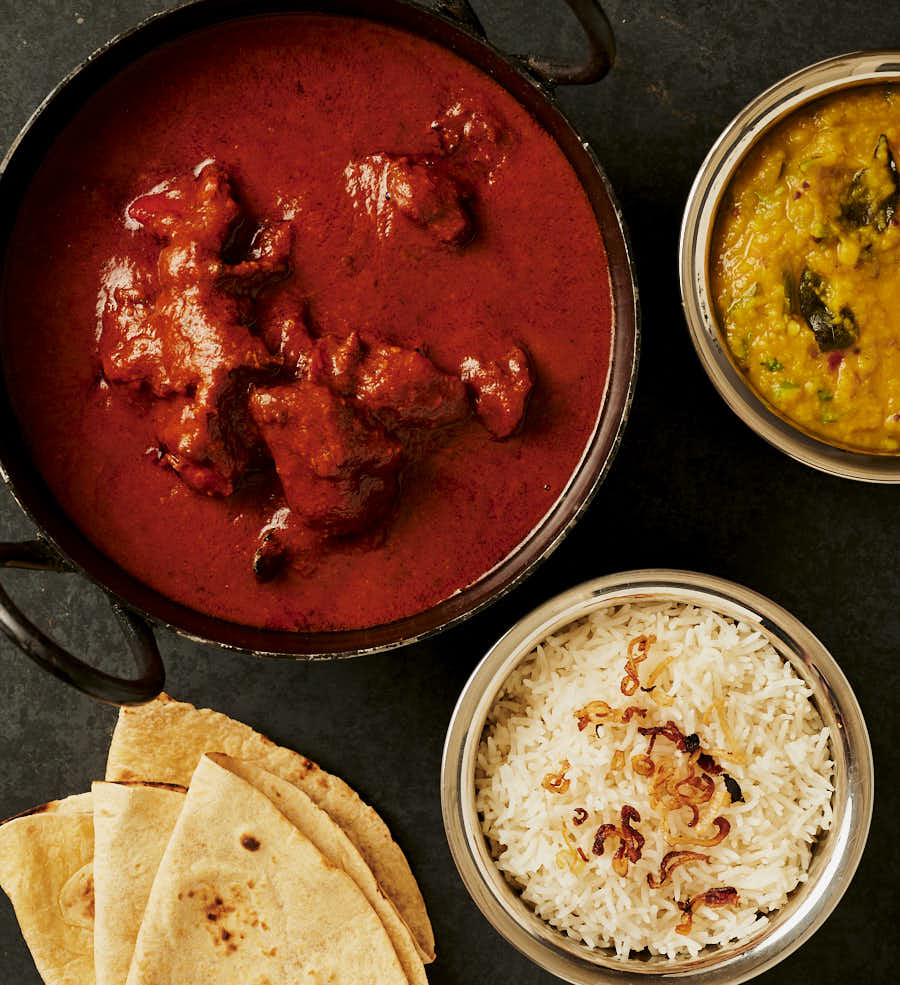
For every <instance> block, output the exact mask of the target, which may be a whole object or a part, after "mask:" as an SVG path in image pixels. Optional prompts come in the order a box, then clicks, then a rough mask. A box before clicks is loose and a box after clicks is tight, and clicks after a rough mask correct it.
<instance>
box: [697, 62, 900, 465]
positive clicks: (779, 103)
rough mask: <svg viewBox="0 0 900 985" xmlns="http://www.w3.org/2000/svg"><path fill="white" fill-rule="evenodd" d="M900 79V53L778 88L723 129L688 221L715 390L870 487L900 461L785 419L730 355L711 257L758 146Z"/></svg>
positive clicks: (818, 67) (700, 348)
mask: <svg viewBox="0 0 900 985" xmlns="http://www.w3.org/2000/svg"><path fill="white" fill-rule="evenodd" d="M898 81H900V51H870V52H856V53H853V54H849V55H840V56H838V57H836V58H829V59H826V60H825V61H822V62H817V63H816V64H815V65H810V66H809V67H808V68H804V69H801V70H800V71H799V72H795V73H794V74H793V75H789V76H788V77H787V78H785V79H782V80H781V81H780V82H777V83H775V85H773V86H772V87H771V88H770V89H767V90H766V91H765V92H764V93H762V95H760V96H757V97H756V99H754V100H753V101H752V102H750V103H748V105H747V106H745V107H744V109H742V110H741V112H740V113H738V115H737V116H736V117H735V118H734V119H733V120H732V121H731V122H730V123H729V124H728V126H727V127H726V128H725V129H724V130H723V131H722V134H721V136H720V137H719V139H718V140H717V141H716V142H715V144H713V147H712V150H710V152H709V154H708V155H707V157H706V160H705V161H704V162H703V164H702V165H701V167H700V171H699V172H698V174H697V177H696V178H695V179H694V184H693V187H692V188H691V192H690V195H689V196H688V200H687V205H686V207H685V210H684V218H683V220H682V223H681V239H680V243H679V251H678V263H679V269H680V278H681V298H682V302H683V305H684V312H685V317H686V318H687V323H688V328H689V329H690V333H691V339H692V341H693V343H694V348H695V349H696V350H697V355H698V356H699V357H700V362H701V363H702V364H703V368H704V369H705V370H706V372H707V374H708V376H709V378H710V380H712V383H713V386H715V388H716V389H717V390H718V391H719V394H720V395H721V396H722V398H723V399H724V400H725V402H726V403H727V404H728V406H729V407H730V408H731V409H732V410H733V411H734V412H735V413H736V414H737V415H738V417H740V418H741V420H742V421H744V423H745V424H748V425H749V426H750V427H751V428H753V430H754V431H756V433H757V434H758V435H760V437H762V438H764V439H765V440H766V441H768V442H769V443H770V444H772V445H774V446H775V447H776V448H778V449H779V450H781V451H783V452H785V453H786V454H788V455H790V456H791V458H794V459H796V460H797V461H798V462H802V463H803V464H804V465H810V466H812V467H813V468H815V469H819V470H820V471H822V472H827V473H829V474H831V475H837V476H843V477H844V478H847V479H858V480H860V481H862V482H885V483H893V482H900V455H886V454H871V453H867V452H864V451H855V450H853V449H851V448H847V447H841V446H839V445H834V444H829V443H828V442H826V441H825V440H824V439H822V438H817V437H815V436H814V435H812V434H810V433H808V432H806V431H804V430H803V429H802V428H801V427H800V426H799V425H796V424H792V423H791V422H790V421H788V420H786V419H785V418H784V417H782V416H781V415H780V414H779V413H778V412H777V411H776V410H775V409H774V408H773V407H772V406H771V405H770V404H769V403H768V402H767V401H765V400H764V399H763V398H762V397H761V396H759V395H758V394H757V393H756V391H755V390H754V389H753V388H752V387H751V386H750V384H749V383H748V382H747V380H746V378H745V377H744V374H743V373H742V372H741V371H740V369H739V368H738V367H737V366H736V365H735V363H734V361H733V359H732V358H731V355H730V354H729V352H728V346H727V345H726V344H725V342H724V340H723V338H722V334H721V332H720V329H719V325H718V322H717V319H716V316H715V311H714V306H713V303H712V300H711V298H712V293H711V291H710V283H709V253H710V246H711V239H712V231H713V226H714V223H715V219H716V214H717V212H718V209H719V203H720V202H721V200H722V196H723V195H724V193H725V190H726V189H727V187H728V184H729V182H730V181H731V178H732V177H733V175H734V173H735V171H736V170H737V168H738V167H739V165H740V164H741V162H742V161H743V159H744V157H745V156H746V154H747V152H748V151H749V150H750V148H751V147H752V146H753V145H754V144H755V143H756V142H757V141H758V140H759V139H760V138H761V137H762V136H763V135H764V134H766V133H767V132H768V131H769V130H770V129H771V128H772V127H774V126H776V125H777V124H778V123H780V122H781V121H782V120H784V119H785V118H786V117H787V116H789V115H790V114H791V113H793V112H794V111H795V110H797V109H799V108H800V107H802V106H805V105H807V104H808V103H810V102H812V101H813V100H816V99H820V98H821V97H822V96H827V95H830V94H831V93H834V92H837V91H838V90H841V89H848V88H851V87H855V86H860V85H872V84H878V83H889V82H898Z"/></svg>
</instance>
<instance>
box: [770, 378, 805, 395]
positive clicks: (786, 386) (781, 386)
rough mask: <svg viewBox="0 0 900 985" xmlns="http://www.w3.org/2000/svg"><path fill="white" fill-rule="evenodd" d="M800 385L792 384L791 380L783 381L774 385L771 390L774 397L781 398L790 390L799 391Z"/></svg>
mask: <svg viewBox="0 0 900 985" xmlns="http://www.w3.org/2000/svg"><path fill="white" fill-rule="evenodd" d="M799 389H800V384H799V383H793V382H792V381H791V380H783V381H782V382H781V383H776V384H775V386H774V387H772V390H773V392H774V394H775V396H776V397H783V396H784V395H785V394H786V393H788V392H789V391H790V390H799Z"/></svg>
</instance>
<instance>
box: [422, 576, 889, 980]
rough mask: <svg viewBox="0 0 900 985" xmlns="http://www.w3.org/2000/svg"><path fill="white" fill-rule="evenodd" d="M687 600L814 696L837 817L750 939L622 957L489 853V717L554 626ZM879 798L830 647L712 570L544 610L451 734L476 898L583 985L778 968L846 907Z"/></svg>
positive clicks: (467, 695)
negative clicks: (530, 894)
mask: <svg viewBox="0 0 900 985" xmlns="http://www.w3.org/2000/svg"><path fill="white" fill-rule="evenodd" d="M652 601H660V602H664V603H671V602H685V603H689V604H692V605H695V606H699V607H703V608H707V609H711V610H713V611H715V612H717V613H719V614H721V615H724V616H728V617H731V618H733V619H735V620H739V621H743V622H745V623H748V624H750V625H752V626H753V628H754V629H758V630H760V631H761V632H762V633H763V635H764V636H765V637H766V638H767V639H768V641H769V642H770V643H771V644H772V646H773V647H774V649H775V650H776V652H777V653H778V654H779V655H780V656H781V657H782V658H783V659H785V660H786V661H787V662H788V663H789V664H790V665H791V667H792V669H793V670H794V672H795V673H796V674H797V676H798V677H800V678H801V679H803V680H804V681H805V682H806V684H807V685H808V686H809V688H810V689H811V691H812V700H813V701H814V703H815V705H816V708H817V710H818V712H819V714H820V716H821V718H822V721H823V723H824V725H825V726H827V727H828V728H829V731H830V735H831V739H830V742H831V758H832V760H833V761H834V775H833V783H834V788H835V790H834V795H833V799H832V810H833V822H832V825H831V828H830V829H829V830H828V831H827V832H825V833H824V834H822V835H820V837H819V838H818V839H817V841H816V843H815V846H814V849H813V854H812V861H811V864H810V867H809V870H808V873H807V881H806V882H805V883H801V884H800V885H799V886H798V887H797V888H796V889H795V890H793V892H791V893H790V894H789V897H788V902H787V903H786V904H785V905H784V906H782V907H781V908H780V909H778V910H777V911H775V912H773V913H771V914H768V917H769V919H768V922H767V923H766V924H764V925H763V926H762V927H761V928H760V929H759V930H758V931H757V932H756V933H755V934H754V935H753V936H751V937H750V938H748V939H746V940H743V941H738V942H734V943H732V944H729V945H724V946H721V947H715V948H706V949H704V950H703V951H701V952H700V954H699V955H698V956H697V957H696V958H693V959H689V958H684V959H682V958H679V959H674V960H672V959H668V958H665V957H644V956H643V955H642V956H641V957H630V958H628V959H622V958H618V957H616V955H615V952H614V950H613V949H612V948H602V949H601V948H596V949H595V948H590V947H588V946H587V945H584V944H581V943H579V942H578V941H576V940H574V939H573V938H570V937H568V936H566V935H565V934H563V933H561V932H560V931H557V930H556V929H555V928H553V927H552V926H551V925H550V924H548V923H546V922H545V921H544V920H543V919H541V918H540V917H538V916H537V915H536V914H535V913H534V912H533V911H532V910H531V909H530V908H529V907H528V906H527V904H525V903H524V902H523V901H522V900H521V899H520V898H519V896H518V894H517V893H516V892H515V890H514V889H513V888H512V887H511V886H510V885H509V884H508V883H507V881H506V879H505V878H504V876H503V874H502V872H501V871H500V869H499V868H498V867H497V865H496V864H495V863H494V861H493V860H492V858H491V855H490V851H489V848H488V845H487V842H486V840H485V838H484V835H483V834H482V829H481V822H480V819H479V817H478V813H477V811H476V806H475V763H476V757H477V753H478V747H479V744H480V741H481V737H482V732H483V729H484V725H485V722H486V719H487V717H488V714H489V712H490V710H491V708H492V706H493V704H494V701H495V699H496V696H497V694H498V692H499V691H500V690H501V689H502V687H503V685H504V683H505V682H506V680H507V678H508V676H509V674H510V673H511V672H512V671H513V670H514V669H515V667H516V666H517V665H518V664H519V663H520V662H521V661H522V659H523V658H525V657H526V656H527V655H528V654H529V653H530V652H531V650H532V649H533V648H534V646H535V645H536V644H537V643H539V642H540V641H541V640H542V639H544V638H545V637H547V636H549V635H550V634H551V633H553V632H555V631H557V630H559V629H562V628H563V627H564V626H566V625H567V624H569V623H571V622H573V621H574V620H576V619H579V618H582V617H583V616H586V615H589V614H590V613H592V612H595V611H597V610H598V609H603V608H606V607H608V606H610V605H618V604H622V603H626V602H642V603H643V602H652ZM873 793H874V777H873V763H872V750H871V746H870V743H869V737H868V732H867V730H866V726H865V722H864V720H863V716H862V712H861V710H860V708H859V704H858V703H857V701H856V698H855V696H854V694H853V692H852V690H851V688H850V685H849V684H848V682H847V680H846V678H845V677H844V675H843V673H842V672H841V670H840V668H839V667H838V665H837V663H836V662H835V661H834V658H833V657H832V656H831V655H830V654H829V653H828V651H827V650H826V649H825V647H824V646H823V645H822V643H821V642H820V641H819V640H818V639H817V638H816V637H815V636H814V635H813V634H812V633H811V632H810V631H809V630H808V629H807V628H806V627H805V626H804V625H803V624H802V623H800V622H799V621H798V620H797V619H795V618H794V617H793V616H792V615H790V613H788V612H786V611H785V610H784V609H782V608H781V607H780V606H778V605H776V604H775V603H773V602H771V601H770V600H768V599H766V598H764V597H763V596H761V595H758V594H757V593H756V592H753V591H751V590H749V589H747V588H744V587H742V586H740V585H736V584H734V583H732V582H728V581H725V580H723V579H720V578H714V577H712V576H708V575H702V574H696V573H692V572H683V571H669V570H658V569H657V570H645V571H631V572H625V573H622V574H616V575H609V576H606V577H604V578H599V579H596V580H594V581H590V582H586V583H585V584H583V585H579V586H577V587H576V588H573V589H571V590H569V591H568V592H564V593H563V594H562V595H558V596H557V597H556V598H553V599H551V600H550V601H548V602H546V603H544V604H543V605H542V606H539V607H538V608H537V609H535V610H534V611H533V612H531V613H529V614H528V615H527V616H525V617H524V618H523V619H521V620H520V621H519V622H518V623H517V624H516V625H515V626H513V627H512V629H510V630H509V631H508V632H507V633H506V634H505V635H504V636H503V637H502V638H501V639H500V640H499V641H498V642H497V643H496V644H495V645H494V646H493V647H492V648H491V650H490V651H489V652H488V653H487V655H486V656H485V657H484V659H483V660H482V661H481V662H480V663H479V665H478V667H477V668H476V669H475V671H474V673H473V674H472V676H471V677H470V679H469V681H468V683H467V684H466V686H465V688H464V689H463V691H462V694H461V695H460V699H459V701H458V703H457V706H456V708H455V710H454V713H453V716H452V718H451V721H450V725H449V728H448V731H447V738H446V742H445V746H444V756H443V763H442V772H441V801H442V808H443V817H444V827H445V830H446V833H447V839H448V842H449V845H450V850H451V853H452V855H453V858H454V861H455V863H456V866H457V869H458V870H459V873H460V876H461V877H462V880H463V883H464V884H465V886H466V888H467V890H468V891H469V894H470V895H471V896H472V899H473V900H474V901H475V903H476V905H477V906H478V907H479V909H480V910H481V912H482V913H483V915H484V916H485V917H486V918H487V919H488V921H489V922H490V923H491V924H492V925H493V926H494V928H495V929H496V930H497V931H498V932H499V933H500V934H501V935H502V936H503V937H505V938H506V939H507V940H508V941H509V942H510V943H511V944H513V945H514V946H515V947H516V948H518V950H520V951H521V952H522V953H523V954H525V955H526V956H527V957H528V958H530V959H531V960H532V961H533V962H534V963H535V964H538V965H539V966H541V967H542V968H544V969H545V970H547V971H549V972H551V973H553V974H555V975H557V976H558V977H560V978H562V979H564V980H565V981H568V982H572V983H575V985H594V983H613V982H625V981H629V980H631V979H632V978H633V977H634V976H640V977H641V978H642V980H644V981H646V982H648V983H654V982H660V983H662V982H665V981H671V980H672V979H673V978H676V977H678V978H689V979H690V980H691V981H696V982H704V983H715V985H734V983H738V982H743V981H747V980H748V979H749V978H752V977H754V976H755V975H758V974H760V973H762V972H763V971H765V970H766V969H768V968H770V967H772V966H773V965H774V964H776V963H777V962H779V961H780V960H782V959H783V958H785V957H786V956H787V955H788V954H790V953H791V952H792V951H793V950H795V949H796V948H797V947H799V946H800V945H801V944H802V943H803V942H804V941H805V940H807V939H808V938H809V937H810V936H811V935H812V934H813V933H814V932H815V931H816V930H817V929H818V928H819V927H820V926H821V925H822V923H823V922H824V921H825V919H826V918H827V917H828V915H829V914H830V913H831V912H832V910H833V909H834V907H835V906H836V905H837V903H838V901H839V900H840V898H841V896H842V895H843V894H844V892H845V890H846V889H847V887H848V886H849V884H850V881H851V879H852V878H853V874H854V872H855V871H856V868H857V865H858V864H859V860H860V858H861V856H862V852H863V848H864V846H865V843H866V838H867V835H868V831H869V823H870V820H871V814H872V800H873Z"/></svg>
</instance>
